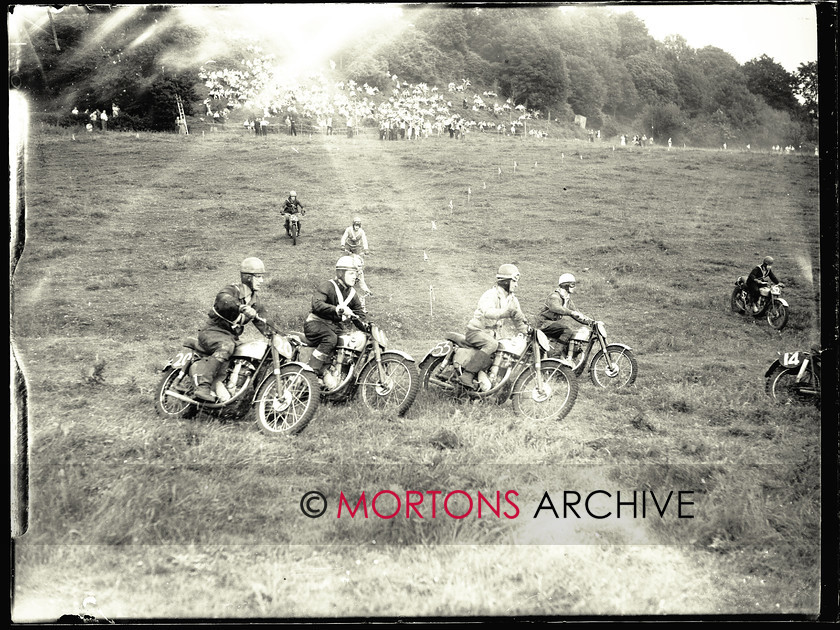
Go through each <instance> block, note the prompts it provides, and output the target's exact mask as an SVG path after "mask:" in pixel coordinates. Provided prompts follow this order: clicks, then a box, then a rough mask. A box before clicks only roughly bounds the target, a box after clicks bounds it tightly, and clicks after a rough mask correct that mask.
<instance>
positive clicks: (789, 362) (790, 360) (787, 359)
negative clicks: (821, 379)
mask: <svg viewBox="0 0 840 630" xmlns="http://www.w3.org/2000/svg"><path fill="white" fill-rule="evenodd" d="M782 365H784V366H785V367H795V366H797V365H799V353H798V352H794V353H793V354H791V353H790V352H785V354H784V355H783V356H782Z"/></svg>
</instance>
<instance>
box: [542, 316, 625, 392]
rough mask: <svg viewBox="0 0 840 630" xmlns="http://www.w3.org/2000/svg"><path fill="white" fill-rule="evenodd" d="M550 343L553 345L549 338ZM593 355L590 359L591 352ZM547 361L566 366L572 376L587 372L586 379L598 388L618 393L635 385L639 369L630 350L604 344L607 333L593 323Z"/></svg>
mask: <svg viewBox="0 0 840 630" xmlns="http://www.w3.org/2000/svg"><path fill="white" fill-rule="evenodd" d="M549 339H550V340H551V341H554V340H553V339H552V338H551V337H549ZM596 348H597V352H595V354H594V355H593V351H594V350H595V349H596ZM548 356H549V357H552V358H557V359H559V360H561V361H563V362H565V364H566V365H568V366H569V367H570V368H571V370H572V372H574V373H575V376H580V375H581V374H583V373H584V372H585V371H586V369H587V367H588V368H589V377H590V378H591V379H592V382H593V383H594V384H595V385H597V386H598V387H604V388H610V389H621V388H622V387H630V386H631V385H632V384H633V383H635V382H636V376H638V373H639V366H638V364H637V363H636V357H635V355H634V354H633V349H632V348H630V346H627V345H625V344H623V343H607V329H606V327H605V326H604V322H598V321H593V322H592V323H591V324H590V325H588V326H583V327H581V328H579V329H578V330H577V331H576V332H575V334H574V335H573V336H572V338H571V339H570V340H569V347H568V349H567V350H566V351H565V352H561V351H559V350H554V348H553V347H552V352H550V353H549V355H548Z"/></svg>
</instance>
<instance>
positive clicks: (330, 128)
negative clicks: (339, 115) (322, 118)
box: [327, 116, 332, 136]
mask: <svg viewBox="0 0 840 630" xmlns="http://www.w3.org/2000/svg"><path fill="white" fill-rule="evenodd" d="M327 135H328V136H331V135H332V116H327Z"/></svg>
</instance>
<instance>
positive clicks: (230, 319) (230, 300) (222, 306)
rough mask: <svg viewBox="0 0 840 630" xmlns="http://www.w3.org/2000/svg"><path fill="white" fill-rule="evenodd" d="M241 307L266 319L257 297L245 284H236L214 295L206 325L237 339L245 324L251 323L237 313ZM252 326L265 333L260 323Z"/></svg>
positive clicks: (242, 314)
mask: <svg viewBox="0 0 840 630" xmlns="http://www.w3.org/2000/svg"><path fill="white" fill-rule="evenodd" d="M241 306H250V307H251V308H253V309H254V310H255V311H257V315H259V316H260V317H262V318H263V319H266V312H265V306H264V305H263V304H262V302H260V299H259V297H258V295H257V294H256V293H255V292H254V291H252V290H251V287H249V286H248V285H247V284H243V283H242V282H237V283H235V284H229V285H228V286H226V287H225V288H224V289H222V290H221V291H219V293H218V294H217V295H216V300H215V302H214V303H213V308H212V309H211V310H210V312H209V313H207V316H208V317H209V318H210V321H209V322H208V323H209V324H210V325H211V326H215V327H217V328H221V329H223V330H226V331H228V332H230V333H232V334H233V335H234V336H236V337H239V335H241V334H242V331H243V330H244V328H245V324H247V323H248V322H250V321H251V319H250V318H249V317H248V316H246V315H245V313H240V312H239V311H240V307H241ZM254 326H256V327H257V329H258V330H259V331H260V332H262V333H265V332H266V325H265V324H263V323H262V322H258V321H254Z"/></svg>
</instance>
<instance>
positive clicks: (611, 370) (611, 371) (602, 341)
mask: <svg viewBox="0 0 840 630" xmlns="http://www.w3.org/2000/svg"><path fill="white" fill-rule="evenodd" d="M595 335H597V337H598V344H599V345H600V346H601V352H603V353H604V357H605V358H606V360H607V369H606V370H604V371H605V372H606V374H607V376H609V377H610V378H612V377H613V376H615V375H616V374H618V364H616V363H613V360H612V357H611V356H610V353H609V352H608V351H607V339H606V337H604V336H603V335H602V334H601V333H600V332H599V331H598V330H595Z"/></svg>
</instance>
